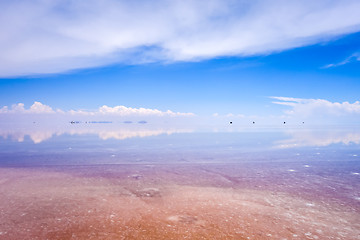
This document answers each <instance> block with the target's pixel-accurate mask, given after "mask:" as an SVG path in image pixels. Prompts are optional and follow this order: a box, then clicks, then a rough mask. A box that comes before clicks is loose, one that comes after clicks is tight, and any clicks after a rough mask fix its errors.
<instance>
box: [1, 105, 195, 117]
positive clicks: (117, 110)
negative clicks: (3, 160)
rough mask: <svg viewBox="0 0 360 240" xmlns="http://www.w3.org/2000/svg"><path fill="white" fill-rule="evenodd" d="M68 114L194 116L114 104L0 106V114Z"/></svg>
mask: <svg viewBox="0 0 360 240" xmlns="http://www.w3.org/2000/svg"><path fill="white" fill-rule="evenodd" d="M9 113H10V114H13V113H17V114H23V113H25V114H53V113H58V114H70V115H77V116H113V115H115V116H158V117H163V116H167V117H188V116H194V115H195V114H193V113H181V112H173V111H170V110H167V111H160V110H158V109H150V108H131V107H125V106H115V107H108V106H106V105H104V106H102V107H100V108H99V109H98V110H95V111H85V110H70V111H67V112H65V111H63V110H61V109H58V110H56V112H55V111H54V110H53V109H52V108H51V107H50V106H48V105H44V104H42V103H41V102H34V104H33V105H31V107H30V108H29V109H25V107H24V104H23V103H18V104H15V105H13V106H12V108H11V109H9V107H8V106H4V107H2V108H0V114H9Z"/></svg>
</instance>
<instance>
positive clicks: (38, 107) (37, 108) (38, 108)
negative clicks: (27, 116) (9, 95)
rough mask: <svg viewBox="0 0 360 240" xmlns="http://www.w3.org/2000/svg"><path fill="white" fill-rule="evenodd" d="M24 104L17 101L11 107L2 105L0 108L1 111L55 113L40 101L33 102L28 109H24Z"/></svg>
mask: <svg viewBox="0 0 360 240" xmlns="http://www.w3.org/2000/svg"><path fill="white" fill-rule="evenodd" d="M24 106H25V105H24V104H23V103H18V104H14V105H12V107H11V109H9V107H8V106H4V107H2V108H0V114H1V113H3V114H4V113H35V114H39V113H55V111H54V110H53V109H52V108H51V107H50V106H47V105H44V104H42V103H41V102H34V104H33V105H31V106H30V108H29V109H25V107H24Z"/></svg>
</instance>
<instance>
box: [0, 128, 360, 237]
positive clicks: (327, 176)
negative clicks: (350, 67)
mask: <svg viewBox="0 0 360 240" xmlns="http://www.w3.org/2000/svg"><path fill="white" fill-rule="evenodd" d="M0 136H1V137H0V187H1V188H0V239H184V238H188V239H360V238H359V236H360V230H359V229H360V146H359V145H360V128H359V127H356V126H341V127H339V126H331V127H319V126H312V127H307V126H303V125H301V126H273V127H257V126H234V125H224V126H212V127H202V126H200V127H199V126H197V127H194V126H171V125H169V124H168V125H164V124H162V125H157V124H153V123H137V122H134V123H84V122H83V123H79V124H70V123H63V124H58V125H54V124H52V125H51V124H50V125H47V124H40V123H28V124H21V125H16V124H2V125H1V126H0Z"/></svg>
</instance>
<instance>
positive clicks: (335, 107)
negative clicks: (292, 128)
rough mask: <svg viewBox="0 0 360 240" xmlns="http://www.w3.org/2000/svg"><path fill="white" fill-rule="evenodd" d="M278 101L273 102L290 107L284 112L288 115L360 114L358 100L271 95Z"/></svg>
mask: <svg viewBox="0 0 360 240" xmlns="http://www.w3.org/2000/svg"><path fill="white" fill-rule="evenodd" d="M271 98H272V99H276V100H278V101H274V102H273V103H275V104H279V105H284V106H288V107H290V110H286V111H285V113H286V114H288V115H290V116H303V117H309V116H314V115H316V116H319V115H323V116H328V115H332V116H346V115H349V114H360V102H359V101H356V102H354V103H349V102H342V103H339V102H330V101H328V100H324V99H304V98H292V97H271Z"/></svg>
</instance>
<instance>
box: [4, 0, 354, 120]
mask: <svg viewBox="0 0 360 240" xmlns="http://www.w3.org/2000/svg"><path fill="white" fill-rule="evenodd" d="M135 2H137V3H138V4H140V6H141V7H140V8H139V7H138V6H133V5H131V4H129V3H126V2H123V1H115V0H107V1H103V2H102V4H100V5H99V1H89V3H88V4H87V5H86V6H84V5H81V4H79V3H78V2H76V1H69V2H68V5H64V4H63V3H61V1H54V3H53V4H50V3H48V2H44V1H34V5H31V6H30V5H29V4H28V3H26V1H16V3H14V4H11V3H10V4H9V3H6V2H1V3H0V5H3V6H2V9H3V10H2V11H8V14H5V16H3V17H2V18H0V21H3V23H5V21H6V20H7V22H9V21H10V20H12V18H13V14H11V13H14V12H17V11H19V10H22V11H23V16H19V19H18V21H16V22H10V23H9V24H7V25H6V26H5V24H2V25H1V27H0V31H2V34H1V36H2V37H0V50H4V51H3V52H4V54H3V56H2V57H0V61H1V65H2V67H0V76H1V78H0V108H1V107H3V109H2V112H1V113H2V114H9V113H10V112H11V108H12V107H11V106H12V105H14V104H18V103H23V104H24V109H29V108H30V106H32V104H33V103H34V102H40V103H41V104H43V105H46V106H49V107H51V109H52V110H55V109H61V111H62V112H67V111H70V110H74V111H79V110H82V111H87V112H96V111H98V109H99V107H101V106H103V105H106V106H109V107H115V106H125V107H128V108H133V109H134V108H135V109H139V108H145V109H158V110H159V111H161V112H166V111H167V110H171V111H173V112H180V113H194V114H195V115H198V116H209V117H210V116H213V114H215V113H217V114H215V115H217V116H223V115H224V116H225V115H227V114H232V115H234V116H239V117H245V118H246V117H250V116H251V117H252V118H253V116H254V115H255V116H262V117H269V116H283V115H284V114H285V115H288V116H291V115H296V114H298V115H301V116H305V115H306V117H309V116H312V115H313V114H315V115H316V114H320V113H321V114H322V115H323V116H324V117H327V116H328V115H330V116H331V117H333V118H336V117H339V116H346V117H348V118H349V119H350V118H351V119H352V120H353V121H357V120H359V119H360V118H359V116H360V105H359V103H357V101H359V100H360V99H359V98H360V97H359V96H360V94H359V93H360V17H358V16H357V15H358V14H357V11H354V10H353V9H354V8H356V7H358V8H357V9H360V3H359V2H358V1H345V2H344V3H343V4H338V3H337V1H319V2H318V3H312V4H310V2H309V3H305V2H304V1H293V2H291V3H289V2H284V1H275V3H274V6H272V7H271V8H270V9H269V8H268V3H267V2H266V1H255V2H256V3H255V4H254V3H252V2H254V1H242V2H241V4H238V3H237V2H233V1H210V3H209V4H206V7H207V8H206V9H204V6H203V5H201V4H200V3H198V2H195V1H184V2H185V3H182V2H181V1H174V2H166V1H156V4H155V7H157V8H155V7H154V6H152V5H149V4H148V3H147V2H146V1H135ZM239 2H240V1H239ZM70 3H71V4H70ZM106 3H107V4H108V5H105V4H106ZM164 3H167V4H168V5H166V6H165V7H163V6H164ZM162 7H163V8H164V9H165V10H166V9H167V8H168V9H167V10H168V11H170V12H171V11H173V13H176V14H173V15H175V16H177V17H178V18H173V17H172V16H163V18H164V19H163V18H162V17H158V16H157V15H156V14H151V12H152V10H153V11H154V9H152V8H155V11H158V9H162ZM275 7H277V8H275ZM95 8H96V9H95ZM101 8H103V9H101ZM110 8H111V9H114V10H111V11H113V15H112V14H109V16H108V15H106V14H105V13H106V12H107V11H110V10H109V9H110ZM272 8H274V9H273V10H272ZM4 9H5V10H4ZM98 9H100V10H98ZM121 9H127V10H128V11H130V12H131V11H133V12H132V13H133V15H134V16H132V15H131V14H125V13H124V12H122V11H124V10H121ZM174 9H175V10H174ZM278 9H280V10H278ZM81 10H87V11H88V13H89V16H88V14H84V11H81ZM117 11H118V12H117ZM159 11H160V10H159ZM160 12H161V11H160ZM119 13H123V15H124V16H123V17H118V15H117V14H119ZM18 14H19V13H18ZM140 15H141V16H144V18H145V20H144V21H145V22H149V23H146V24H144V21H139V19H138V18H136V17H137V16H140ZM328 15H330V16H328ZM39 16H40V17H39ZM7 18H8V19H7ZM90 18H91V20H90V21H89V22H88V25H90V26H88V25H84V22H86V20H89V19H90ZM274 18H275V20H273V19H274ZM42 19H47V20H48V22H47V23H42V22H41V20H42ZM92 19H95V20H92ZM268 19H271V20H270V22H268V21H269V20H268ZM344 19H345V20H344ZM65 20H66V21H65ZM146 20H148V21H146ZM150 20H151V21H150ZM267 20H268V21H267ZM22 21H27V22H26V24H25V23H23V22H22ZM163 21H167V22H168V23H167V24H166V25H164V24H163ZM312 21H314V22H312ZM234 23H236V24H234ZM91 24H93V25H91ZM39 25H40V26H39ZM127 25H130V26H127ZM248 25H250V26H252V28H249V27H248ZM91 26H93V29H90V30H91V31H90V30H89V27H91ZM25 28H26V29H27V31H24V29H25ZM59 29H61V31H60V30H59ZM169 29H174V30H169ZM268 29H269V30H268ZM279 29H280V30H279ZM96 30H98V31H99V33H98V34H96V32H95V33H93V31H96ZM4 36H5V37H4ZM65 37H66V38H65ZM141 37H143V38H146V40H143V41H142V39H141ZM1 38H2V39H1ZM139 38H140V40H139ZM24 39H25V40H24ZM54 39H55V40H54ZM79 46H80V47H79ZM13 49H15V50H13ZM79 49H80V50H79ZM89 49H91V50H89ZM94 49H95V50H94ZM20 50H22V52H21V51H20ZM271 97H286V98H281V99H279V98H275V99H274V98H271ZM294 102H295V103H296V105H294V104H293V103H294ZM344 102H345V104H344ZM346 102H348V103H349V104H347V103H346ZM4 106H7V108H6V109H5V108H4ZM44 109H46V108H44ZM324 109H325V110H324ZM319 110H321V111H319ZM322 110H324V111H323V112H322ZM39 111H40V110H39ZM230 116H231V115H230Z"/></svg>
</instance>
